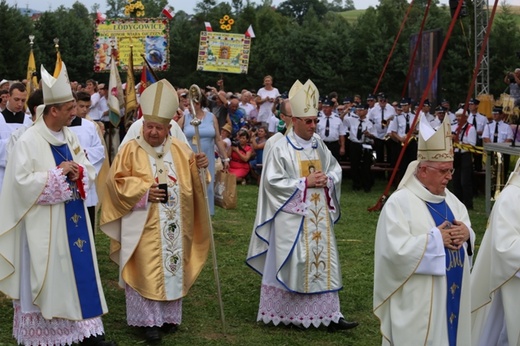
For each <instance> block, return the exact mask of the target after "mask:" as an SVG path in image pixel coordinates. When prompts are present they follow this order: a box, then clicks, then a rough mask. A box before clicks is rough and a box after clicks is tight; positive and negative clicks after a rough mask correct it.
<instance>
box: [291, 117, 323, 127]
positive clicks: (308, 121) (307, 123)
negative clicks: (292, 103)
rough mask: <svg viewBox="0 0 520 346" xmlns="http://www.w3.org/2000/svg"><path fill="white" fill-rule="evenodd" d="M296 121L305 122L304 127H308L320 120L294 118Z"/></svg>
mask: <svg viewBox="0 0 520 346" xmlns="http://www.w3.org/2000/svg"><path fill="white" fill-rule="evenodd" d="M296 119H299V120H301V121H303V122H305V125H310V124H313V123H314V124H317V123H319V122H320V119H302V118H296Z"/></svg>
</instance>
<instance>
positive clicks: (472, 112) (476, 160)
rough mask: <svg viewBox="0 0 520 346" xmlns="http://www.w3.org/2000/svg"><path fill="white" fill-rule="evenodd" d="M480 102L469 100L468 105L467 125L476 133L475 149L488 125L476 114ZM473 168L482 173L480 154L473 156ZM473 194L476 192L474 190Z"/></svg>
mask: <svg viewBox="0 0 520 346" xmlns="http://www.w3.org/2000/svg"><path fill="white" fill-rule="evenodd" d="M479 104H480V101H479V100H477V99H474V98H473V99H471V100H469V103H468V105H469V106H468V112H469V115H468V123H470V124H471V125H473V128H474V129H475V131H476V137H475V145H476V146H477V147H481V146H482V133H484V127H486V124H487V123H488V120H487V118H486V117H485V116H484V115H482V114H480V113H479V112H478V106H479ZM473 167H474V169H475V171H476V172H480V171H482V154H478V153H474V154H473ZM475 192H477V191H476V190H475Z"/></svg>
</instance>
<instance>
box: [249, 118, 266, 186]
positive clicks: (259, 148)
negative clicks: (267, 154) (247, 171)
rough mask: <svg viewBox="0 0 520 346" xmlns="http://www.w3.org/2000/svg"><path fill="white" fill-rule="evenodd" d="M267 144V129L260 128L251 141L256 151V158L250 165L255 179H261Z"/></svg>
mask: <svg viewBox="0 0 520 346" xmlns="http://www.w3.org/2000/svg"><path fill="white" fill-rule="evenodd" d="M265 142H267V127H265V126H260V127H258V130H256V136H254V138H253V140H252V141H251V146H252V147H253V149H254V151H255V158H254V159H252V160H251V161H250V164H251V173H253V175H254V177H255V178H259V177H260V173H261V172H262V164H263V156H264V146H265ZM259 165H260V166H259Z"/></svg>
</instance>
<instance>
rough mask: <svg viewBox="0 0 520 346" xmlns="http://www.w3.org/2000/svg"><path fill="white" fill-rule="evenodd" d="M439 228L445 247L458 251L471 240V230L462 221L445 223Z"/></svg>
mask: <svg viewBox="0 0 520 346" xmlns="http://www.w3.org/2000/svg"><path fill="white" fill-rule="evenodd" d="M437 228H438V229H439V230H440V231H441V235H442V241H443V243H444V247H446V248H448V249H450V250H458V249H460V248H461V246H462V245H463V244H464V243H465V242H466V241H467V240H468V239H469V229H468V227H466V225H465V224H464V223H462V222H460V221H456V220H455V221H453V223H451V222H448V221H444V222H443V223H442V224H441V225H440V226H437Z"/></svg>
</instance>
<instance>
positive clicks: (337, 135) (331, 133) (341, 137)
mask: <svg viewBox="0 0 520 346" xmlns="http://www.w3.org/2000/svg"><path fill="white" fill-rule="evenodd" d="M333 106H334V102H333V101H332V100H328V99H326V100H325V101H323V113H322V114H323V115H322V116H321V117H320V118H319V121H320V122H319V123H318V125H317V132H318V134H319V135H320V137H321V139H322V140H323V142H325V145H326V146H327V148H329V150H330V152H331V153H332V156H334V157H335V158H336V160H337V161H338V162H339V160H340V157H341V156H343V155H345V128H344V126H343V121H342V120H341V118H340V117H339V116H338V115H336V114H335V113H333V112H332V107H333Z"/></svg>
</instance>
